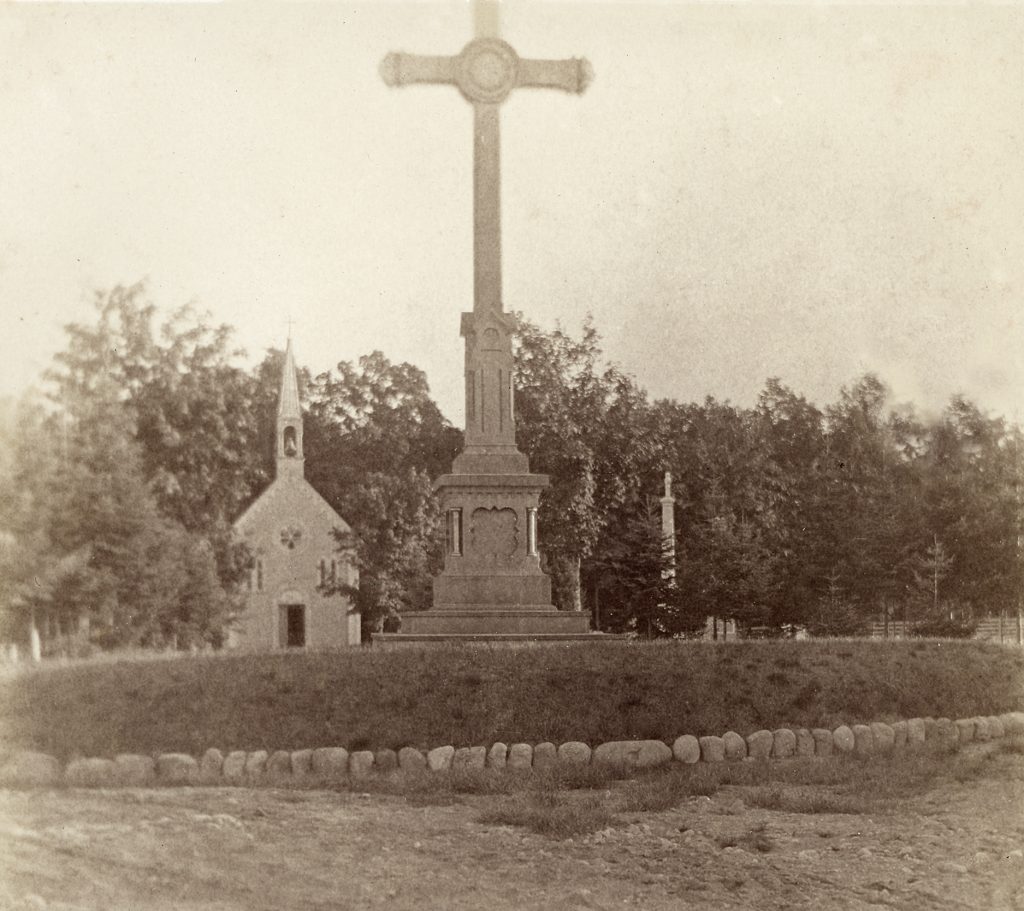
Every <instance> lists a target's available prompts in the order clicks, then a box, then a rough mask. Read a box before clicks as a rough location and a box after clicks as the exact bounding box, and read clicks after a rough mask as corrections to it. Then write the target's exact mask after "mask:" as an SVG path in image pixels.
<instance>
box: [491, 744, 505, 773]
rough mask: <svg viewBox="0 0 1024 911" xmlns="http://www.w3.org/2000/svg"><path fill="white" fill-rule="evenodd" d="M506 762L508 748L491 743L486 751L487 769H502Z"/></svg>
mask: <svg viewBox="0 0 1024 911" xmlns="http://www.w3.org/2000/svg"><path fill="white" fill-rule="evenodd" d="M507 762H508V746H506V745H505V744H504V743H501V742H500V741H499V742H498V743H492V744H491V748H490V749H489V750H488V751H487V768H489V769H503V768H505V765H506V763H507Z"/></svg>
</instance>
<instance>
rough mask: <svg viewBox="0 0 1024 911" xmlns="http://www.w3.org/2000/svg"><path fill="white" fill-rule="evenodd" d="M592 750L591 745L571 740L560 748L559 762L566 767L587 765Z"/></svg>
mask: <svg viewBox="0 0 1024 911" xmlns="http://www.w3.org/2000/svg"><path fill="white" fill-rule="evenodd" d="M591 752H592V750H591V749H590V746H589V744H586V743H583V742H582V741H580V740H570V741H568V742H566V743H563V744H560V745H559V747H558V761H559V762H561V763H564V764H565V765H587V764H588V763H589V762H590V755H591Z"/></svg>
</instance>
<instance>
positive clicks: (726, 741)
mask: <svg viewBox="0 0 1024 911" xmlns="http://www.w3.org/2000/svg"><path fill="white" fill-rule="evenodd" d="M722 746H724V747H725V758H726V759H727V760H728V761H729V762H736V761H737V760H740V759H746V757H747V741H746V740H744V739H743V738H742V737H740V735H739V734H737V733H736V732H735V731H726V732H725V733H724V734H723V735H722ZM673 752H675V751H674V750H673Z"/></svg>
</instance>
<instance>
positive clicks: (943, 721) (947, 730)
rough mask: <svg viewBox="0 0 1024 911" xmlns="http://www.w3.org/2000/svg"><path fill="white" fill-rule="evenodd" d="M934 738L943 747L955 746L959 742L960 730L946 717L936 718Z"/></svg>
mask: <svg viewBox="0 0 1024 911" xmlns="http://www.w3.org/2000/svg"><path fill="white" fill-rule="evenodd" d="M935 738H936V741H937V742H938V743H941V744H942V745H943V746H945V747H955V746H956V745H957V744H958V743H959V742H960V732H959V731H957V729H956V725H955V724H953V722H952V721H950V720H949V719H948V718H936V719H935Z"/></svg>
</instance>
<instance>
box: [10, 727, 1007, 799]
mask: <svg viewBox="0 0 1024 911" xmlns="http://www.w3.org/2000/svg"><path fill="white" fill-rule="evenodd" d="M1021 734H1024V712H1008V713H1006V714H1003V715H988V716H975V717H973V718H959V719H957V720H955V721H952V720H950V719H949V718H911V719H910V720H908V721H897V722H894V723H893V724H885V723H883V722H873V723H871V724H854V725H845V724H844V725H840V726H839V727H837V728H835V729H834V730H829V729H828V728H814V729H813V730H807V729H806V728H797V729H795V730H792V729H790V728H779V729H777V730H774V731H768V730H763V731H755V732H754V733H752V734H748V735H747V736H746V737H742V736H740V735H739V734H737V733H736V732H735V731H728V732H726V733H725V734H723V735H722V736H721V737H714V736H705V737H694V736H693V735H691V734H683V735H682V736H681V737H677V738H676V740H675V741H674V742H673V744H672V746H671V747H670V746H668V744H666V743H665V742H664V741H661V740H616V741H611V742H609V743H602V744H601V745H600V746H597V747H594V748H593V749H591V747H590V746H589V745H588V744H586V743H581V742H579V741H570V742H568V743H563V744H560V745H558V746H556V745H555V744H553V743H550V742H544V743H538V744H529V743H513V744H512V745H511V746H508V745H506V744H504V743H495V744H492V745H491V746H490V747H483V746H476V747H459V748H458V749H456V748H455V747H454V746H450V745H448V746H440V747H435V748H434V749H432V750H427V751H426V752H423V751H421V750H417V749H415V748H413V747H402V748H401V749H400V750H398V751H397V752H396V751H395V750H377V751H376V752H371V751H369V750H356V751H354V752H351V753H350V752H349V751H348V750H346V749H343V748H342V747H321V748H319V749H313V750H294V751H291V752H288V751H287V750H277V751H276V752H274V753H267V751H266V750H256V751H253V752H245V751H241V750H238V751H235V752H231V753H228V754H227V755H224V754H223V753H222V752H221V751H220V750H218V749H213V748H211V749H209V750H207V751H206V752H205V753H203V755H202V756H201V757H199V759H196V758H195V757H194V756H189V755H187V754H185V753H162V754H160V755H158V756H155V757H152V756H140V755H135V754H122V755H119V756H116V757H114V758H113V759H97V758H88V759H73V760H71V762H69V763H68V764H67V766H66V767H65V768H62V767H61V764H60V762H58V760H57V759H55V758H54V757H53V756H49V755H47V754H45V753H37V752H32V751H28V750H23V751H20V752H16V753H14V754H13V755H12V756H11V757H10V758H9V759H8V761H7V762H6V763H5V764H4V765H3V767H2V768H0V787H21V788H44V787H55V786H60V785H64V786H68V787H80V788H116V787H138V786H145V785H150V784H158V785H172V786H173V785H229V786H232V785H233V786H240V787H246V786H251V785H255V784H259V783H267V784H274V783H278V784H282V785H284V784H287V783H289V782H298V781H302V780H306V781H308V782H309V783H315V782H317V781H330V780H339V779H341V778H350V779H353V780H358V779H360V778H366V777H367V776H369V775H372V774H389V773H392V772H396V771H402V772H421V771H424V770H429V771H432V772H458V771H460V770H483V769H495V770H505V769H508V770H512V771H529V770H532V769H535V770H538V771H543V770H545V769H550V768H552V767H554V766H559V765H561V766H585V765H608V766H612V767H615V768H618V769H622V770H625V771H633V770H636V769H647V768H654V767H656V766H663V765H667V764H669V763H671V762H680V763H686V764H693V763H698V762H757V761H770V760H778V759H789V758H791V757H809V756H831V755H834V754H841V753H853V754H855V755H868V754H872V753H888V752H893V751H903V750H912V749H914V748H917V747H920V746H921V745H922V744H924V743H926V742H933V743H937V744H939V745H947V746H950V747H953V746H959V745H962V744H966V743H972V742H980V741H987V740H996V739H999V738H1001V737H1007V736H1015V735H1021Z"/></svg>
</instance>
